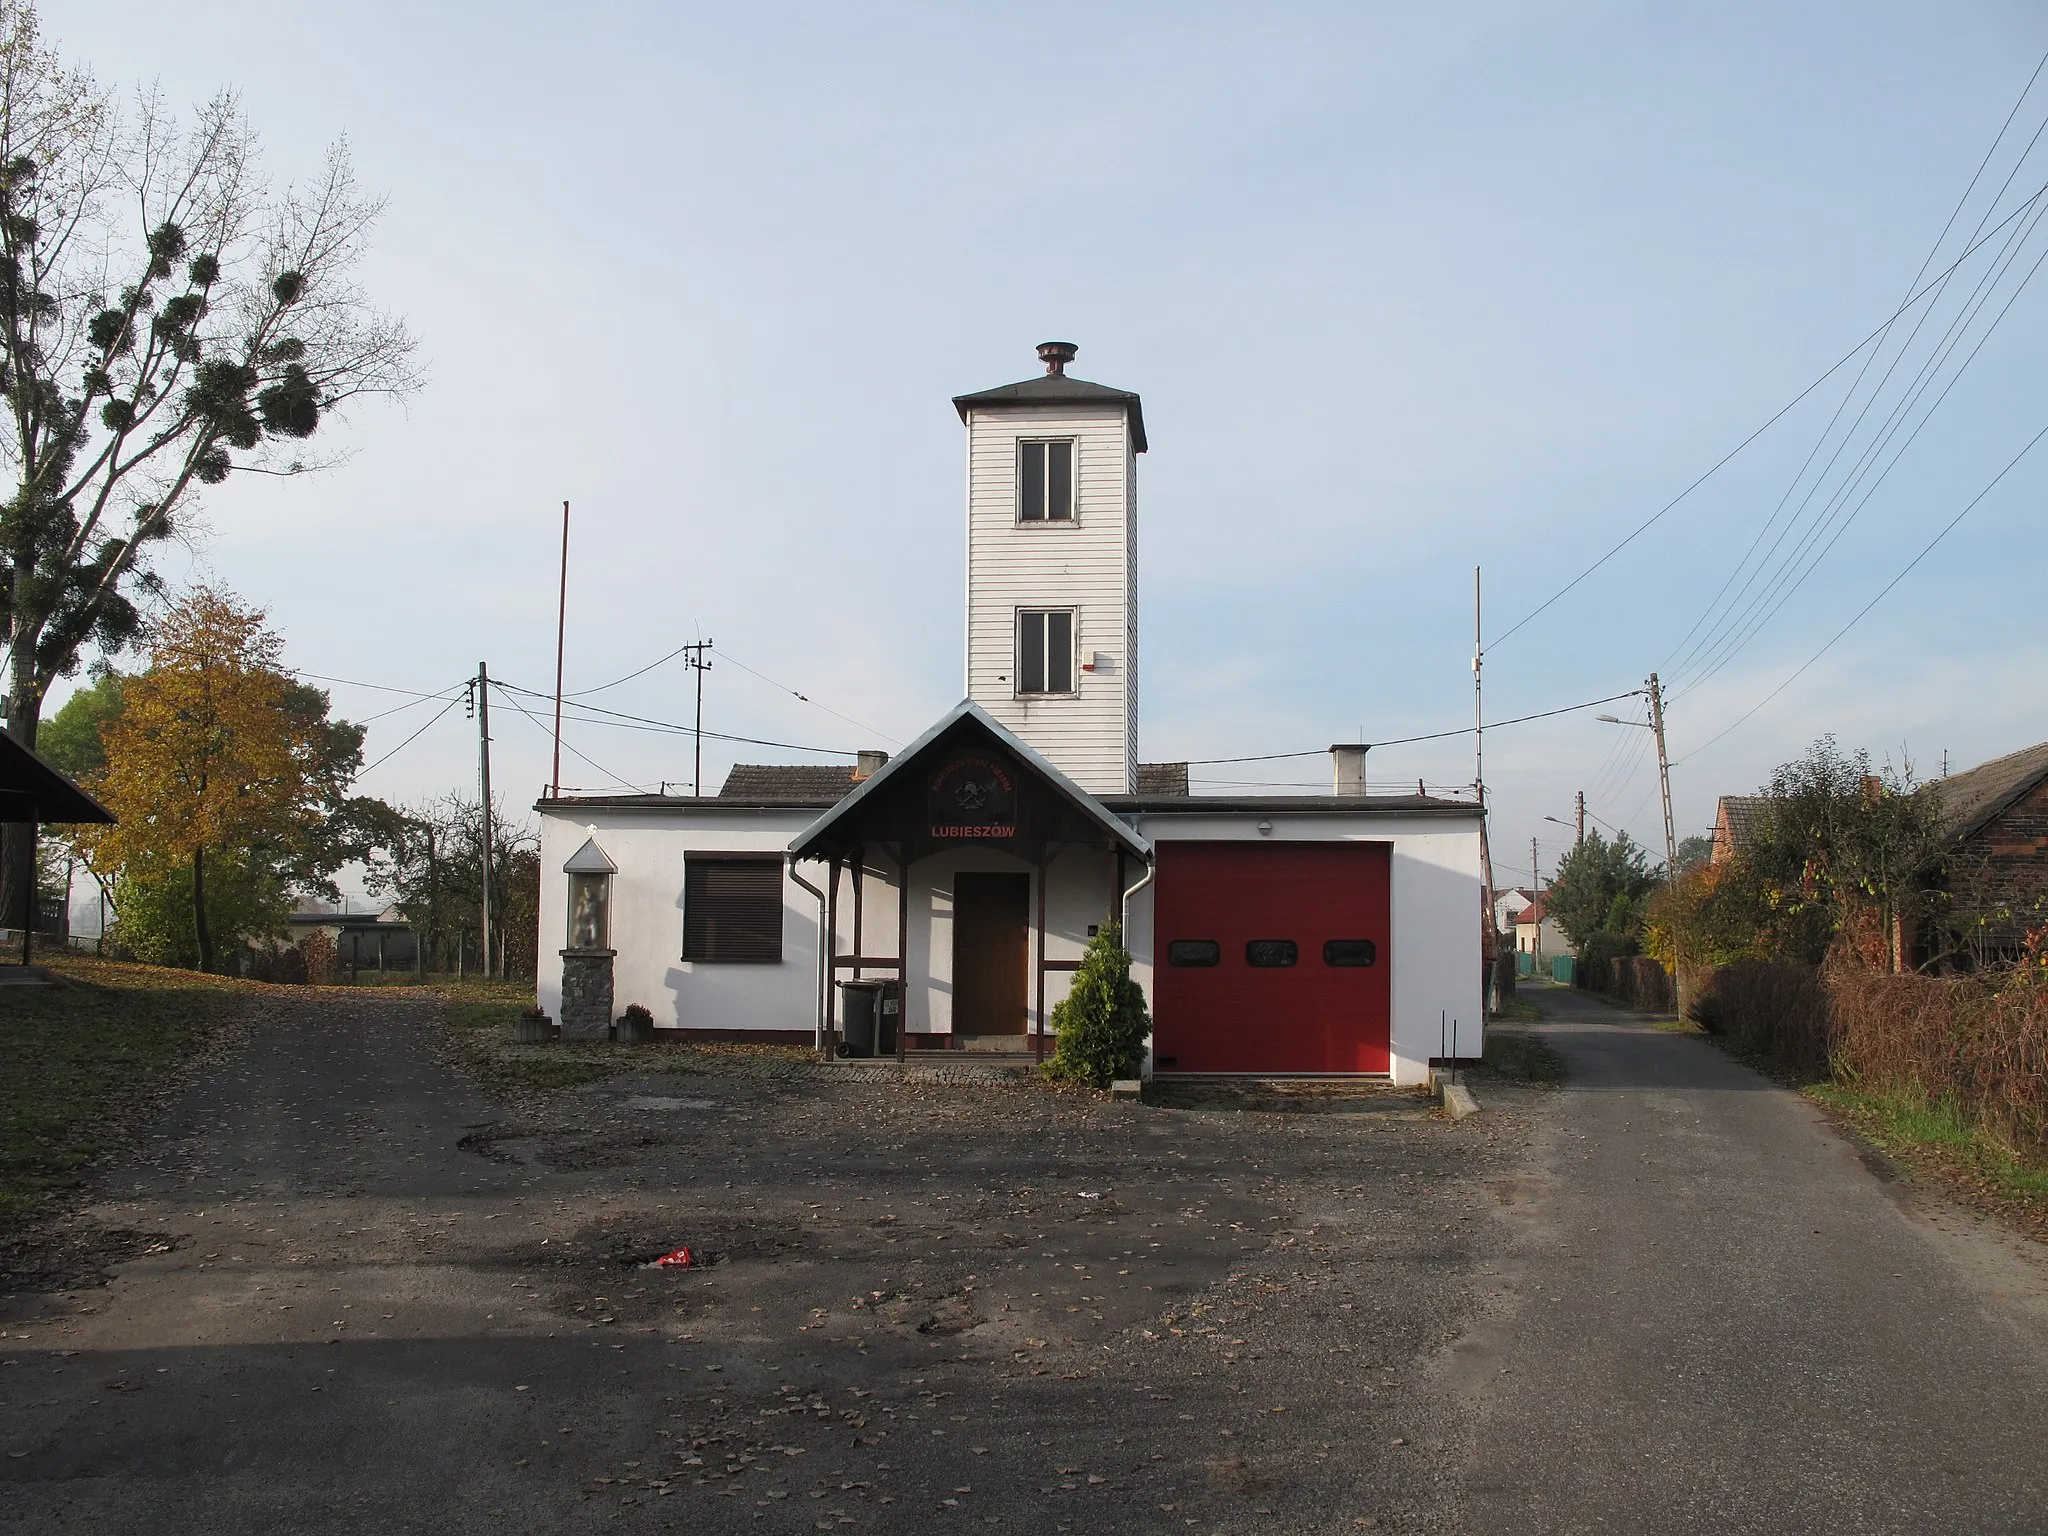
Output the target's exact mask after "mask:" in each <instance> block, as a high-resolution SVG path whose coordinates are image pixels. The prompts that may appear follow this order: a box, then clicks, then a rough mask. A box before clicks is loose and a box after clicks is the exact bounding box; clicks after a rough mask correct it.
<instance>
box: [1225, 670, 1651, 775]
mask: <svg viewBox="0 0 2048 1536" xmlns="http://www.w3.org/2000/svg"><path fill="white" fill-rule="evenodd" d="M1641 692H1642V690H1641V689H1639V688H1631V689H1630V690H1629V691H1628V692H1627V693H1612V694H1609V695H1608V696H1607V697H1606V698H1604V699H1588V700H1587V701H1586V702H1585V703H1583V704H1567V705H1565V706H1564V708H1562V709H1546V710H1541V711H1539V712H1538V713H1536V714H1533V715H1516V716H1515V717H1514V718H1513V719H1512V720H1495V721H1492V722H1490V723H1488V725H1487V727H1486V729H1487V730H1489V731H1497V730H1499V729H1500V728H1501V727H1502V726H1504V725H1525V724H1527V723H1528V722H1529V721H1531V720H1548V719H1549V718H1550V717H1551V716H1552V715H1569V714H1572V713H1573V712H1574V711H1577V710H1581V709H1593V708H1596V707H1597V706H1599V705H1602V704H1612V703H1614V702H1615V700H1617V699H1632V698H1634V697H1636V695H1637V694H1639V693H1641ZM1472 731H1473V727H1471V726H1469V725H1466V726H1460V727H1459V728H1458V729H1457V730H1455V731H1432V732H1430V733H1429V734H1428V735H1426V736H1397V737H1395V738H1394V739H1393V740H1391V741H1365V742H1360V743H1358V745H1360V746H1364V747H1375V748H1377V747H1405V746H1409V745H1411V744H1412V743H1414V742H1418V741H1447V740H1449V739H1450V738H1451V737H1453V736H1470V735H1471V734H1472ZM1328 751H1329V748H1327V747H1325V748H1323V749H1322V750H1321V751H1309V752H1260V753H1255V754H1254V755H1252V756H1250V757H1191V758H1189V759H1188V765H1189V766H1190V767H1198V766H1199V767H1203V768H1214V767H1219V766H1221V765H1223V764H1225V763H1277V762H1282V761H1284V760H1285V759H1287V758H1290V757H1321V756H1323V755H1324V754H1325V753H1327V752H1328Z"/></svg>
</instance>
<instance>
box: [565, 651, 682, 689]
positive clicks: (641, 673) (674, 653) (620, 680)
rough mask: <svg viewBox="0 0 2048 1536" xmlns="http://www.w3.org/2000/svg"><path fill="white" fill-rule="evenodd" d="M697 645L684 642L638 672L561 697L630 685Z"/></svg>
mask: <svg viewBox="0 0 2048 1536" xmlns="http://www.w3.org/2000/svg"><path fill="white" fill-rule="evenodd" d="M697 643H698V642H697V641H695V640H686V641H684V642H683V643H682V644H681V645H679V646H677V647H676V648H675V649H674V650H672V651H670V652H669V653H668V654H667V655H666V656H662V657H660V658H658V659H656V660H654V661H650V662H649V663H647V665H646V666H644V667H642V668H641V669H640V670H639V671H638V672H628V673H627V674H626V675H625V676H624V677H615V678H613V679H612V680H611V681H610V682H608V683H599V684H598V685H597V686H596V687H595V688H579V689H577V690H576V692H574V693H565V694H563V695H562V697H563V698H565V699H583V698H588V697H589V696H590V695H591V694H593V693H603V692H604V691H605V690H606V689H609V688H616V687H618V686H619V685H620V684H621V683H630V682H632V681H633V679H634V678H636V677H645V676H646V675H647V674H648V673H650V672H652V671H653V670H654V669H655V668H656V667H659V666H663V665H665V664H666V663H668V662H671V661H674V660H675V659H676V658H677V657H678V656H680V655H682V654H683V652H685V651H687V650H688V649H689V648H690V647H691V646H693V645H696V644H697Z"/></svg>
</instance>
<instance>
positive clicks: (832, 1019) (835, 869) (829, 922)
mask: <svg viewBox="0 0 2048 1536" xmlns="http://www.w3.org/2000/svg"><path fill="white" fill-rule="evenodd" d="M818 942H819V943H821V944H823V945H824V946H825V1059H826V1060H827V1061H835V1060H837V1059H838V1056H839V860H838V859H836V858H835V859H833V860H832V861H831V862H830V863H829V864H827V865H826V878H825V931H824V932H823V933H821V934H819V935H818Z"/></svg>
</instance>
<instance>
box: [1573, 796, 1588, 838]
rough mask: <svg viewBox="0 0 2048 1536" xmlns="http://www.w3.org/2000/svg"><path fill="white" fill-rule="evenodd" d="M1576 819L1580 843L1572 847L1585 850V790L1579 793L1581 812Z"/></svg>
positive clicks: (1579, 811)
mask: <svg viewBox="0 0 2048 1536" xmlns="http://www.w3.org/2000/svg"><path fill="white" fill-rule="evenodd" d="M1575 819H1576V821H1577V823H1578V841H1577V842H1575V843H1573V844H1572V846H1573V847H1574V848H1583V847H1585V846H1586V792H1585V791H1584V790H1583V789H1582V790H1580V791H1579V810H1578V815H1577V817H1576V818H1575Z"/></svg>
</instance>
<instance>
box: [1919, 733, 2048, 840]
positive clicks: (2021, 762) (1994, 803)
mask: <svg viewBox="0 0 2048 1536" xmlns="http://www.w3.org/2000/svg"><path fill="white" fill-rule="evenodd" d="M2043 779H2048V742H2043V743H2041V745H2039V746H2035V747H2026V748H2023V749H2022V750H2020V751H2018V752H2008V753H2007V754H2006V755H2005V756H2004V757H1994V758H1993V759H1992V760H1991V761H1990V762H1988V763H1980V764H1979V765H1978V766H1977V767H1975V768H1972V769H1970V770H1968V771H1967V772H1964V773H1953V774H1950V775H1949V776H1948V777H1947V778H1945V779H1938V780H1936V781H1935V782H1934V783H1933V784H1932V785H1931V786H1929V787H1930V788H1932V789H1933V790H1935V792H1936V793H1938V794H1939V795H1940V796H1941V819H1942V823H1943V826H1944V827H1945V828H1946V830H1947V832H1948V835H1949V836H1950V837H1956V838H1960V837H1968V836H1969V835H1970V834H1971V833H1973V832H1975V831H1977V830H1978V829H1979V828H1980V827H1982V826H1983V825H1984V823H1986V822H1987V821H1989V820H1991V818H1992V817H1994V816H1996V815H1997V814H1998V813H1999V812H2000V811H2002V810H2004V809H2005V808H2006V807H2007V806H2009V805H2011V804H2012V803H2013V801H2015V800H2017V799H2019V798H2020V796H2022V795H2024V794H2025V793H2026V792H2027V791H2028V790H2030V789H2032V788H2033V787H2034V786H2035V785H2036V784H2039V783H2040V782H2041V781H2042V780H2043Z"/></svg>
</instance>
